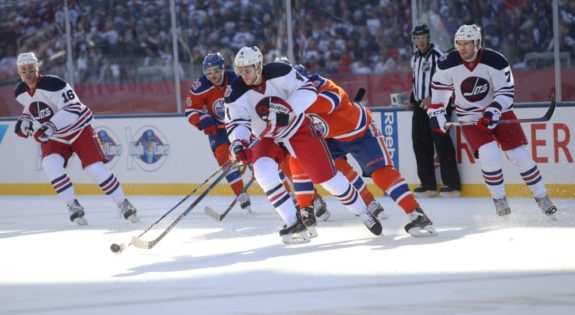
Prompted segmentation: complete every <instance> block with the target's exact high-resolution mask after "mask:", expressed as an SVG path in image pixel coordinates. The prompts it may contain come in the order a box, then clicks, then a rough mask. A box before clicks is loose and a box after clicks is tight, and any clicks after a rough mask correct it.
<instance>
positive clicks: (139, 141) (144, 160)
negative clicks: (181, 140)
mask: <svg viewBox="0 0 575 315" xmlns="http://www.w3.org/2000/svg"><path fill="white" fill-rule="evenodd" d="M132 139H133V140H132V141H130V145H129V151H130V159H131V160H132V161H135V162H136V164H137V165H138V166H140V167H141V168H142V169H144V170H146V171H155V170H157V169H158V168H160V167H161V166H162V165H163V164H164V163H165V162H166V159H167V158H168V155H169V153H170V145H169V144H168V143H167V140H166V137H164V136H163V135H162V133H161V132H160V130H158V129H157V128H155V127H153V126H144V127H142V128H140V129H139V130H138V131H137V132H136V134H135V136H134V137H133V138H132Z"/></svg>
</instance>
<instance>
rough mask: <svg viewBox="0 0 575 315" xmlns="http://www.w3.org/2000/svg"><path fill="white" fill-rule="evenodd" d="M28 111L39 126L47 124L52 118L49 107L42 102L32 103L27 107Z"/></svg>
mask: <svg viewBox="0 0 575 315" xmlns="http://www.w3.org/2000/svg"><path fill="white" fill-rule="evenodd" d="M28 109H29V110H30V114H32V116H34V118H35V119H36V120H37V121H38V122H39V123H41V124H43V123H45V122H47V121H48V120H50V118H52V116H54V112H52V109H51V108H50V106H48V104H46V103H44V102H32V103H31V104H30V106H28Z"/></svg>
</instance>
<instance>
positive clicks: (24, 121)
mask: <svg viewBox="0 0 575 315" xmlns="http://www.w3.org/2000/svg"><path fill="white" fill-rule="evenodd" d="M33 124H34V120H33V118H32V117H30V115H22V116H20V117H18V120H17V121H16V126H15V127H14V132H15V133H16V134H17V135H18V136H20V137H22V138H28V137H29V136H31V135H33V134H34V128H33Z"/></svg>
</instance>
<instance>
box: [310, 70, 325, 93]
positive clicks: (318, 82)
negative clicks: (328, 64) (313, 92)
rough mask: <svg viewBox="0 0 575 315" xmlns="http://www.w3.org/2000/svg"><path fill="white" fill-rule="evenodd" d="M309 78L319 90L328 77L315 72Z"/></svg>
mask: <svg viewBox="0 0 575 315" xmlns="http://www.w3.org/2000/svg"><path fill="white" fill-rule="evenodd" d="M309 80H310V81H311V82H312V83H313V86H314V87H315V88H316V89H317V90H318V91H319V88H320V87H322V86H323V85H324V84H325V81H326V79H325V78H324V77H322V76H321V75H319V74H314V75H312V76H310V77H309Z"/></svg>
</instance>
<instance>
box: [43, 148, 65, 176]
mask: <svg viewBox="0 0 575 315" xmlns="http://www.w3.org/2000/svg"><path fill="white" fill-rule="evenodd" d="M64 163H65V160H64V157H62V156H61V155H60V154H50V155H48V156H45V157H44V158H43V159H42V168H43V169H44V172H45V173H46V175H47V176H48V178H50V179H54V178H58V177H60V176H62V175H63V174H64V173H65V171H64Z"/></svg>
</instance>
